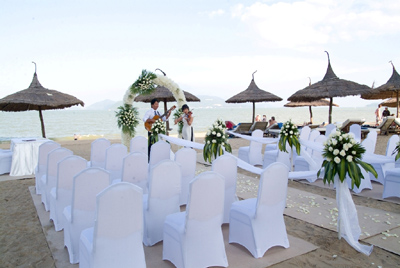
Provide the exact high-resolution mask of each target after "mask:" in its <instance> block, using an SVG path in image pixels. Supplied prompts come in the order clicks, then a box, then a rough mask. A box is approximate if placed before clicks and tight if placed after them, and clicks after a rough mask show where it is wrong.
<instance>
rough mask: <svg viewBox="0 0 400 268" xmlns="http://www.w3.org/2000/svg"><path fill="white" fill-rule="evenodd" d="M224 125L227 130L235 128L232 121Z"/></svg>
mask: <svg viewBox="0 0 400 268" xmlns="http://www.w3.org/2000/svg"><path fill="white" fill-rule="evenodd" d="M225 125H226V128H227V129H228V130H232V129H234V128H235V127H236V125H235V123H233V122H232V121H225Z"/></svg>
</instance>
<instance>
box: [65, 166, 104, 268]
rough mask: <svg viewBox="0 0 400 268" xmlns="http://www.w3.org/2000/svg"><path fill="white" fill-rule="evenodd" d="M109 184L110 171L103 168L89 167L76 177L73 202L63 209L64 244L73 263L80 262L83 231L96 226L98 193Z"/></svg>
mask: <svg viewBox="0 0 400 268" xmlns="http://www.w3.org/2000/svg"><path fill="white" fill-rule="evenodd" d="M109 185H110V173H108V172H107V171H106V170H104V169H102V168H87V169H85V170H83V171H81V172H80V173H78V174H77V175H76V176H75V177H74V185H73V188H72V202H71V205H70V206H67V207H65V209H64V211H63V215H64V217H65V225H64V245H65V246H66V247H67V248H68V254H69V262H70V263H72V264H74V263H78V262H79V238H80V236H81V232H82V231H83V230H85V229H87V228H90V227H93V226H94V212H95V207H96V195H97V194H98V193H100V192H101V191H103V190H104V189H105V188H107V187H108V186H109Z"/></svg>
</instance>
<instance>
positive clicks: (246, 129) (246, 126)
mask: <svg viewBox="0 0 400 268" xmlns="http://www.w3.org/2000/svg"><path fill="white" fill-rule="evenodd" d="M252 126H253V123H239V124H237V127H236V128H235V129H234V130H233V132H235V133H239V134H245V135H250V134H251V132H250V129H251V127H252Z"/></svg>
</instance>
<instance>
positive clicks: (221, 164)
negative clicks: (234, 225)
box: [212, 154, 239, 223]
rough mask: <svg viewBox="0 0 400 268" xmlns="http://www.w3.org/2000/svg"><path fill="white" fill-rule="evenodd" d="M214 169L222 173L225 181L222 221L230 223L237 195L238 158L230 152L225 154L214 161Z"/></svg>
mask: <svg viewBox="0 0 400 268" xmlns="http://www.w3.org/2000/svg"><path fill="white" fill-rule="evenodd" d="M212 171H214V172H217V173H218V174H220V175H222V177H223V178H224V181H225V202H224V218H223V220H222V223H229V212H230V210H231V205H232V203H233V202H236V201H238V200H239V199H238V197H237V196H236V181H237V160H236V158H235V157H233V156H232V155H229V154H224V155H221V156H220V157H218V158H217V159H215V160H214V161H213V162H212Z"/></svg>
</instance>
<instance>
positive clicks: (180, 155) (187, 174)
mask: <svg viewBox="0 0 400 268" xmlns="http://www.w3.org/2000/svg"><path fill="white" fill-rule="evenodd" d="M196 161H197V153H196V151H195V150H193V149H190V148H182V149H180V150H179V151H177V152H176V154H175V162H177V163H179V164H180V167H181V174H182V180H181V194H180V197H179V204H180V205H186V204H187V200H188V196H189V183H190V182H191V181H192V180H193V179H194V177H195V173H196Z"/></svg>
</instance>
